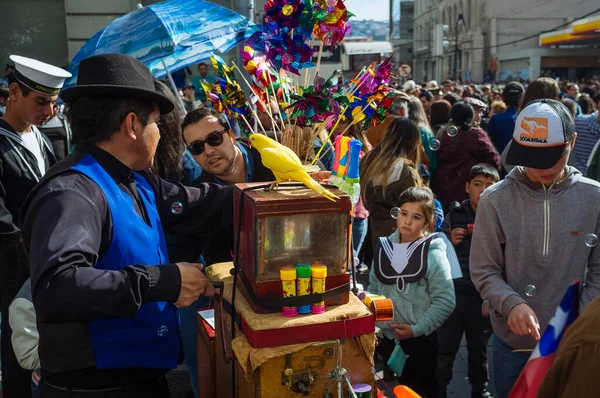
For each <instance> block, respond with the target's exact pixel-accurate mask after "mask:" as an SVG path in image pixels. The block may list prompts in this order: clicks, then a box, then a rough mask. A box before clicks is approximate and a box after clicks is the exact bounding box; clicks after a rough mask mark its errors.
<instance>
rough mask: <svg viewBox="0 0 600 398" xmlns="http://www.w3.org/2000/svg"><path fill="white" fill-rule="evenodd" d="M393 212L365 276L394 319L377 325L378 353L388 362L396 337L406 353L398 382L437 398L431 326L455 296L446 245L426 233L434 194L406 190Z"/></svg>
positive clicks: (426, 190) (435, 347)
mask: <svg viewBox="0 0 600 398" xmlns="http://www.w3.org/2000/svg"><path fill="white" fill-rule="evenodd" d="M392 212H393V213H397V218H396V227H397V229H396V231H394V233H393V234H392V235H390V236H389V237H382V238H379V240H378V245H377V248H376V250H375V253H374V257H375V259H374V264H373V267H372V268H371V274H370V276H369V289H368V290H369V292H371V293H374V294H377V295H383V296H385V297H387V298H390V299H391V300H392V302H393V304H394V319H393V320H392V321H391V322H378V323H377V326H378V327H379V328H381V329H382V332H383V335H384V339H383V341H382V342H380V346H381V351H382V353H383V354H384V356H386V358H385V360H386V361H387V357H389V355H390V354H391V353H392V351H393V349H394V348H395V346H396V343H395V342H394V340H397V341H398V342H399V344H400V346H401V347H402V350H403V351H404V353H405V354H406V355H407V357H408V358H407V360H406V363H405V365H404V369H403V371H402V374H401V375H398V376H399V377H398V381H399V383H400V384H402V385H406V386H408V387H410V388H412V389H413V390H414V391H415V392H416V393H418V394H419V395H421V396H422V397H427V398H432V397H438V390H437V382H436V378H435V372H436V363H437V351H438V343H437V336H436V330H437V328H439V327H440V326H441V325H442V324H443V323H444V321H445V320H446V319H447V318H448V317H449V316H450V314H451V313H452V311H453V310H454V305H455V296H454V285H453V283H452V277H451V273H450V263H449V261H448V257H447V254H446V244H445V243H444V240H443V239H442V238H439V237H438V236H437V234H435V233H431V232H432V231H434V228H435V223H434V196H433V193H432V192H431V190H430V189H429V188H419V187H413V188H409V189H407V190H406V191H404V192H403V193H402V195H401V196H400V199H399V203H398V207H397V208H395V209H394V210H392ZM392 216H395V214H393V215H392Z"/></svg>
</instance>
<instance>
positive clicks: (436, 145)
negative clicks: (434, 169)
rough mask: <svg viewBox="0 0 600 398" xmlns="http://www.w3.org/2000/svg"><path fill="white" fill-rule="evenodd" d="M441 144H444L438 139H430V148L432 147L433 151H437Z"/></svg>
mask: <svg viewBox="0 0 600 398" xmlns="http://www.w3.org/2000/svg"><path fill="white" fill-rule="evenodd" d="M441 146H442V144H440V142H439V141H438V140H436V139H433V140H431V141H429V149H431V150H432V151H437V150H438V149H440V147H441Z"/></svg>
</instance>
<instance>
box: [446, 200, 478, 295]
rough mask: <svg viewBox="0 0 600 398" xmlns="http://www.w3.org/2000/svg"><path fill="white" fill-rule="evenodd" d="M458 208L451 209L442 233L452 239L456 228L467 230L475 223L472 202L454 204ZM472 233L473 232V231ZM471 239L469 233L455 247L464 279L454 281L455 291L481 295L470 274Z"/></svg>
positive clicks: (465, 201)
mask: <svg viewBox="0 0 600 398" xmlns="http://www.w3.org/2000/svg"><path fill="white" fill-rule="evenodd" d="M454 204H456V206H452V205H451V207H450V212H448V214H447V215H446V217H445V218H444V223H443V224H442V232H443V233H445V234H446V235H447V236H448V239H450V231H451V230H452V229H454V228H464V229H467V226H468V225H469V224H474V223H475V210H473V207H471V201H470V200H468V199H467V200H464V201H463V202H462V203H461V204H460V205H458V203H457V202H454ZM471 232H472V231H471ZM471 237H472V235H471V234H469V233H468V232H467V234H465V238H464V239H463V241H462V242H460V243H459V244H458V245H455V246H454V250H455V251H456V256H457V257H458V262H459V263H460V269H461V271H462V274H463V276H462V278H459V279H455V280H454V289H455V290H456V292H457V293H462V294H467V295H476V296H478V295H479V293H478V292H477V290H476V289H475V285H474V284H473V282H472V281H471V274H470V272H469V255H470V254H471Z"/></svg>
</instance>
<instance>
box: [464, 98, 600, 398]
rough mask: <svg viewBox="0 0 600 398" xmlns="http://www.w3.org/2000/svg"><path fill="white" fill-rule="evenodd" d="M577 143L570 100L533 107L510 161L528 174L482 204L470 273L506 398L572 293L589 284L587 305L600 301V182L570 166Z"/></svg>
mask: <svg viewBox="0 0 600 398" xmlns="http://www.w3.org/2000/svg"><path fill="white" fill-rule="evenodd" d="M576 136H577V134H576V133H575V131H574V123H573V119H572V117H571V116H570V114H569V111H568V110H567V109H566V107H564V105H562V104H561V103H560V102H558V101H554V100H539V101H535V102H532V103H530V104H529V105H528V106H527V107H526V108H525V109H523V111H522V112H521V113H520V114H519V116H518V118H517V120H516V125H515V131H514V134H513V142H512V145H511V148H510V149H509V153H508V163H510V164H515V165H519V167H516V168H515V169H513V170H512V171H511V172H510V174H509V175H508V176H507V177H506V179H505V180H503V181H501V182H500V183H498V184H495V185H493V186H492V187H490V188H488V189H487V190H486V191H485V192H484V193H483V195H482V196H481V199H480V202H479V208H478V211H477V217H476V220H475V229H474V233H473V240H472V246H471V256H470V270H471V278H472V279H473V283H474V284H475V287H476V288H477V290H478V291H479V293H480V294H481V297H482V298H483V299H484V300H487V301H489V304H490V310H489V312H490V318H491V322H492V327H493V329H494V333H495V338H494V379H495V380H494V381H495V385H496V390H497V392H498V396H499V397H500V398H504V397H506V396H508V394H509V392H510V390H511V388H512V387H513V385H514V382H515V381H516V379H517V377H518V376H519V374H520V372H521V370H522V368H523V366H524V365H525V363H526V362H527V360H528V358H529V355H530V353H529V352H525V353H523V352H514V350H528V349H533V348H534V347H535V345H536V343H537V340H539V339H540V334H541V333H542V332H543V331H544V330H545V329H546V327H547V325H548V322H549V321H550V319H551V318H552V316H553V315H554V311H555V310H556V308H557V306H558V305H559V303H560V301H561V299H562V297H563V295H564V293H565V291H566V290H567V287H568V286H569V285H570V284H571V283H572V282H573V281H574V280H580V281H584V285H583V286H584V287H583V289H582V293H581V306H582V307H584V306H585V305H587V304H588V303H589V302H590V301H591V300H592V299H593V298H594V297H596V296H598V295H600V250H596V248H595V247H594V246H595V243H594V240H595V241H596V242H597V240H598V238H597V236H598V235H600V222H599V218H600V184H599V183H598V182H596V181H593V180H590V179H587V178H585V177H583V176H582V175H581V173H580V172H579V171H578V170H577V169H575V168H573V167H570V166H567V161H568V158H569V154H570V152H571V150H572V148H573V145H574V144H575V139H576ZM523 166H524V167H523ZM594 238H595V239H594ZM590 246H591V247H590Z"/></svg>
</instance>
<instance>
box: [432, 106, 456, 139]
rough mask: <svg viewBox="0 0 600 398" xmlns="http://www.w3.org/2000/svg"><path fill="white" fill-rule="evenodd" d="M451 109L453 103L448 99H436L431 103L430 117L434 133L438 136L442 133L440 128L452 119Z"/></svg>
mask: <svg viewBox="0 0 600 398" xmlns="http://www.w3.org/2000/svg"><path fill="white" fill-rule="evenodd" d="M450 110H452V105H450V103H449V102H448V101H446V100H439V101H435V102H434V103H433V104H432V105H431V109H430V113H429V118H430V121H431V128H432V129H433V131H432V133H433V135H435V136H436V137H437V136H438V134H440V130H441V129H442V127H444V126H445V125H446V124H448V122H449V121H450Z"/></svg>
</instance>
